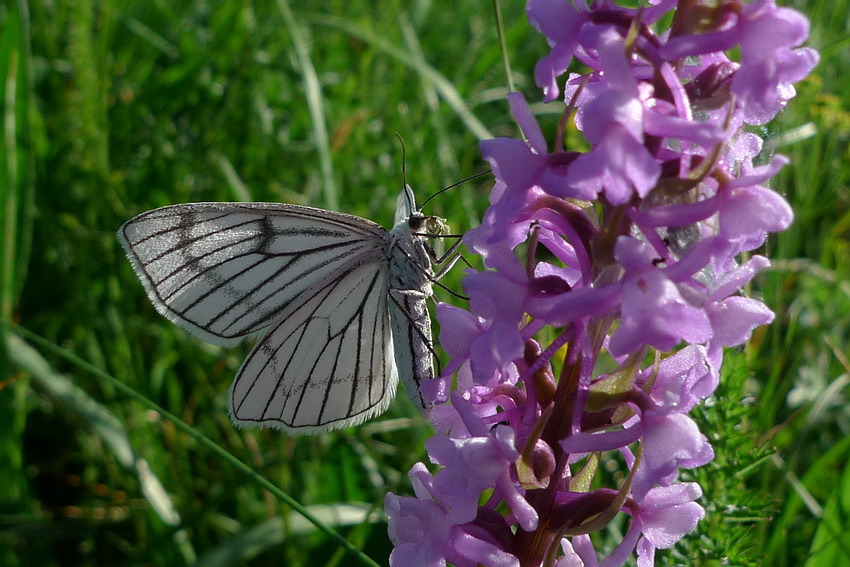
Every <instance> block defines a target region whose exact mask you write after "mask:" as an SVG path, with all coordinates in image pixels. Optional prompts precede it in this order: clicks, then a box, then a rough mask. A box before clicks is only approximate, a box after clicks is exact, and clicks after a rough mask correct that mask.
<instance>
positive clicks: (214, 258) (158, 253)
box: [118, 203, 387, 344]
mask: <svg viewBox="0 0 850 567" xmlns="http://www.w3.org/2000/svg"><path fill="white" fill-rule="evenodd" d="M386 234H387V233H386V231H385V230H384V229H383V228H382V227H381V226H380V225H378V224H375V223H373V222H371V221H368V220H366V219H362V218H359V217H355V216H352V215H346V214H343V213H334V212H331V211H324V210H321V209H314V208H311V207H300V206H297V205H283V204H278V203H190V204H185V205H173V206H169V207H163V208H160V209H155V210H153V211H149V212H147V213H143V214H141V215H139V216H137V217H134V218H132V219H130V220H129V221H127V222H126V223H125V224H124V225H123V226H122V227H121V228H120V230H119V231H118V235H119V238H120V240H121V242H122V244H123V245H124V248H125V250H126V252H127V256H128V257H129V259H130V262H131V263H132V264H133V267H134V269H135V270H136V273H137V274H138V275H139V278H140V279H141V280H142V283H143V284H144V286H145V290H146V291H147V293H148V296H149V298H150V300H151V302H152V303H153V304H154V306H155V307H156V309H157V310H158V311H159V312H160V313H162V314H163V315H165V316H166V317H168V318H169V319H171V320H172V321H173V322H175V323H177V324H178V325H180V326H181V327H183V328H185V329H187V330H189V331H190V332H192V333H194V334H196V335H198V336H200V337H201V338H203V339H205V340H207V341H210V342H213V343H218V344H230V343H233V342H237V341H238V340H240V339H241V338H243V337H245V336H246V335H249V334H252V333H257V332H259V331H263V330H265V329H268V328H269V327H271V326H273V325H274V324H276V323H277V322H279V321H280V319H281V317H282V316H283V313H284V312H285V311H286V310H287V309H289V308H290V306H291V307H297V304H300V303H301V301H302V300H301V299H300V296H301V294H303V293H304V292H305V291H307V290H310V289H312V288H314V287H315V286H316V285H317V284H319V283H320V282H325V281H329V280H334V279H336V278H338V275H339V274H340V273H342V271H343V270H345V269H349V268H350V266H351V265H352V263H355V264H358V265H370V264H371V265H372V266H378V265H379V264H381V263H382V262H384V258H385V247H386ZM372 269H373V270H377V268H376V267H373V268H372Z"/></svg>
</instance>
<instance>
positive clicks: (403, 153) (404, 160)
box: [395, 132, 407, 187]
mask: <svg viewBox="0 0 850 567" xmlns="http://www.w3.org/2000/svg"><path fill="white" fill-rule="evenodd" d="M395 137H396V138H398V143H399V144H400V145H401V183H402V185H403V186H404V187H407V149H406V148H405V147H404V140H402V138H401V134H399V133H398V132H396V133H395Z"/></svg>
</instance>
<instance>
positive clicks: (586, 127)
mask: <svg viewBox="0 0 850 567" xmlns="http://www.w3.org/2000/svg"><path fill="white" fill-rule="evenodd" d="M649 4H650V6H649V7H645V8H640V9H634V8H626V7H622V6H618V5H616V3H615V2H614V1H612V0H607V1H596V2H592V3H590V4H587V3H584V2H581V1H580V0H575V1H574V2H568V1H567V0H530V1H529V2H528V5H527V13H528V18H529V21H530V22H531V23H532V25H533V26H534V27H536V28H537V29H538V30H540V31H541V32H542V33H543V35H545V36H546V39H547V40H548V42H549V45H550V46H551V52H550V53H549V54H548V55H546V56H545V57H543V58H542V59H540V61H539V62H538V63H537V66H536V69H535V78H536V81H537V84H538V85H539V86H540V87H541V88H542V90H543V95H544V99H545V100H546V101H547V102H550V101H556V100H558V99H559V97H560V95H561V92H562V91H563V92H564V99H563V100H564V103H565V104H564V103H559V104H564V115H563V120H562V121H561V123H560V127H559V129H558V131H557V132H556V133H555V134H554V136H553V138H554V142H553V143H552V144H550V143H548V142H547V138H546V136H545V135H544V133H543V131H542V130H541V128H540V126H539V125H538V123H537V122H536V120H535V119H534V117H533V116H532V114H531V111H530V110H529V107H528V105H527V104H526V102H525V99H524V98H523V97H522V96H521V95H520V94H518V93H511V94H510V95H508V101H509V104H510V107H511V111H512V113H513V116H514V118H515V120H516V121H517V123H518V124H519V126H520V129H521V130H522V133H523V138H522V139H510V138H499V139H494V140H487V141H484V142H482V143H481V151H482V153H483V155H484V157H485V159H487V160H488V161H489V162H490V164H491V165H492V168H493V172H494V175H495V178H496V183H495V186H494V187H493V189H492V192H491V196H490V207H489V209H488V210H487V212H486V213H485V216H484V219H483V222H482V224H481V226H479V227H478V228H476V229H474V230H472V231H471V232H470V233H468V234H467V236H466V237H465V242H466V244H467V245H468V246H469V247H470V248H471V249H472V250H474V251H475V252H476V253H478V254H480V255H481V256H482V257H483V259H484V263H485V265H486V266H487V268H488V269H487V270H486V271H484V272H479V273H470V274H468V275H467V276H466V278H465V279H464V289H465V291H466V293H467V294H468V295H469V297H470V302H469V310H464V309H460V308H457V307H452V306H450V305H445V304H442V305H439V306H438V309H437V315H438V318H439V321H440V324H441V329H442V331H441V334H440V343H441V345H442V346H443V348H444V349H445V350H446V352H447V353H448V354H449V355H450V356H451V358H452V360H451V362H450V364H449V365H448V366H447V368H446V371H445V372H444V375H443V377H442V379H443V380H451V379H452V377H453V376H456V379H457V388H456V390H455V391H454V392H453V393H452V396H451V400H450V403H448V404H443V405H440V406H438V407H436V408H435V409H434V410H433V412H432V414H431V416H430V418H431V421H432V423H433V425H434V427H435V429H436V434H435V436H434V437H433V438H432V439H431V440H430V441H429V443H428V445H427V449H428V453H429V455H430V458H431V461H432V462H433V464H434V465H437V467H436V472H431V471H429V469H428V468H427V467H426V466H425V465H424V464H422V463H418V464H417V465H415V466H414V467H413V469H412V470H411V471H410V478H411V480H412V482H413V486H414V492H415V495H416V496H415V497H402V496H397V495H394V494H390V495H388V496H387V500H386V510H387V515H388V518H389V531H390V537H391V539H392V540H393V542H394V544H395V549H394V551H393V554H392V556H391V558H390V562H391V564H392V565H395V566H401V565H403V566H405V567H409V566H423V567H424V566H437V565H445V564H446V562H450V563H452V564H454V565H456V566H458V567H467V566H469V567H474V566H476V565H487V566H493V567H495V566H520V565H521V566H528V567H531V566H538V565H543V564H546V565H558V566H560V567H567V566H579V565H585V566H595V565H604V566H616V565H622V564H623V563H624V562H625V561H626V560H627V559H628V558H629V557H630V556H631V555H632V554H633V553H634V552H635V551H636V553H637V561H638V565H640V566H641V567H644V566H648V565H652V564H653V563H654V556H655V550H656V549H664V548H668V547H670V546H672V545H673V544H674V543H675V542H676V541H678V540H679V539H680V538H681V537H683V536H684V535H685V534H687V533H688V532H690V531H692V530H693V529H694V527H695V526H696V524H697V523H698V521H699V520H700V519H701V518H702V517H703V515H704V510H703V508H702V507H701V506H700V505H699V504H698V503H697V500H698V499H699V498H700V496H701V490H700V487H699V486H698V485H696V484H695V483H692V482H679V481H678V473H679V469H683V468H684V469H687V468H693V467H698V466H701V465H704V464H705V463H707V462H708V461H710V460H711V459H712V458H713V452H712V449H711V446H710V445H709V443H708V441H707V440H706V437H705V436H704V435H703V434H702V433H701V432H700V431H699V429H698V428H697V425H696V423H695V422H694V421H693V420H692V419H691V418H690V417H689V416H688V412H689V411H690V410H691V409H692V408H693V407H694V406H695V405H696V404H698V403H700V401H701V400H703V399H705V398H706V397H708V396H710V395H711V394H712V392H713V391H714V389H715V388H716V386H717V383H718V379H719V368H720V365H721V362H722V359H723V347H728V346H735V345H740V344H741V343H743V342H744V341H746V340H747V339H748V337H749V336H750V334H751V333H752V331H753V329H754V328H755V327H756V326H758V325H763V324H766V323H769V322H770V321H771V320H772V319H773V313H772V312H771V311H770V310H769V309H768V308H767V307H766V306H765V305H763V304H762V303H761V302H760V301H758V300H756V299H753V298H749V297H745V296H743V295H741V294H740V293H739V292H740V290H741V288H742V287H743V286H744V285H745V284H747V282H749V281H750V280H751V279H752V278H753V277H754V276H755V275H756V274H757V273H758V272H759V271H760V270H762V269H763V268H765V267H766V266H767V265H768V264H769V263H768V260H767V259H766V258H764V257H762V256H759V255H754V254H751V255H750V256H749V259H748V260H747V261H745V262H741V261H739V260H738V257H739V255H740V254H741V253H743V252H749V251H752V250H755V249H757V248H758V247H760V246H761V245H762V244H763V243H764V241H765V239H766V237H767V234H768V233H770V232H776V231H781V230H784V229H785V228H786V227H787V226H788V225H789V224H790V223H791V220H792V212H791V209H790V208H789V206H788V204H787V203H786V202H785V200H784V199H783V198H782V197H781V196H780V195H778V194H776V193H775V192H773V191H771V190H770V189H768V188H767V187H766V186H765V183H766V182H767V181H768V180H769V179H770V178H771V177H772V176H774V175H775V174H776V173H777V171H778V170H779V169H780V168H781V167H782V166H783V165H784V164H785V163H786V162H787V160H786V159H785V158H783V157H781V156H773V157H772V158H771V159H769V160H768V161H766V162H765V161H764V160H763V159H761V158H760V157H759V154H760V152H761V149H762V140H761V139H760V138H759V137H758V136H757V135H755V134H754V133H752V132H751V131H749V130H748V129H747V126H748V125H753V124H763V123H764V122H766V121H768V120H770V119H772V118H773V116H774V115H775V114H776V113H777V112H778V111H779V110H780V109H782V108H783V107H784V105H785V104H786V103H787V101H788V100H789V99H790V98H791V97H793V96H794V87H793V86H792V84H793V83H794V82H796V81H799V80H801V79H802V78H804V77H805V76H806V75H807V74H808V73H809V72H810V71H811V70H812V68H813V67H814V66H815V65H816V63H817V60H818V57H817V53H816V52H815V51H813V50H811V49H808V48H801V47H799V45H800V44H802V43H803V42H804V41H805V40H806V38H807V35H808V22H807V21H806V19H805V18H804V17H803V16H802V15H800V14H799V13H797V12H795V11H794V10H790V9H787V8H778V7H776V6H775V4H774V2H773V1H772V0H755V1H753V2H751V3H745V2H743V1H741V0H720V1H716V0H711V1H709V0H693V1H690V2H685V3H682V5H683V6H686V8H685V9H680V10H678V11H677V2H674V1H672V0H655V1H652V2H650V3H649ZM730 50H736V53H737V54H738V57H737V60H732V59H731V58H730V55H729V52H730ZM573 62H576V63H579V64H580V66H582V67H583V68H584V69H585V70H586V72H584V73H582V74H575V73H571V74H569V75H567V76H566V78H565V79H564V74H565V73H566V72H567V69H568V67H569V66H570V65H571V63H573ZM573 112H575V117H574V121H575V125H576V127H577V128H578V130H579V131H580V132H581V133H582V135H583V136H584V138H585V140H586V142H587V145H588V148H589V149H587V150H585V151H576V150H572V149H567V148H565V147H564V128H565V127H566V124H567V123H568V120H569V118H570V117H571V116H572V113H573ZM611 466H615V467H617V468H618V470H619V471H620V472H619V474H611V473H610V472H608V471H609V470H610V468H609V467H611ZM618 514H626V515H628V516H629V518H630V519H629V524H628V526H629V527H628V529H627V530H626V532H625V534H624V536H623V538H622V540H621V541H620V542H619V544H618V545H617V546H616V548H614V549H613V551H611V552H610V553H608V554H607V556H606V557H604V558H600V557H599V553H598V552H597V550H596V549H595V548H594V545H593V543H592V542H591V539H590V535H589V534H591V533H593V532H595V531H598V530H601V529H603V528H605V527H606V526H607V525H608V523H609V522H610V521H611V520H612V519H613V518H614V517H615V516H616V515H618Z"/></svg>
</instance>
